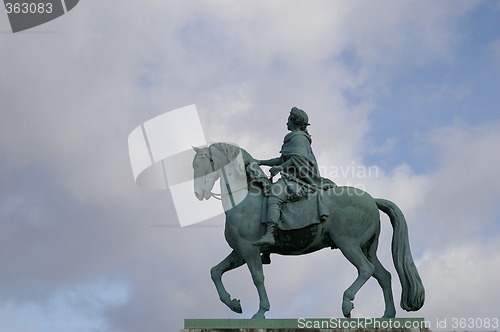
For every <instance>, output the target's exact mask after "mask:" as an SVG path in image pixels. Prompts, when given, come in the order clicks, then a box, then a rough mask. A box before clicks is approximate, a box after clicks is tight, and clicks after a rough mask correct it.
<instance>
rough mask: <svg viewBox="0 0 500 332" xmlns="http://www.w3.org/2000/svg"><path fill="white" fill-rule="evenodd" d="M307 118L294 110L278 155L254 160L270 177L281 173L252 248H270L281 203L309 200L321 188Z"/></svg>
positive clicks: (273, 241)
mask: <svg viewBox="0 0 500 332" xmlns="http://www.w3.org/2000/svg"><path fill="white" fill-rule="evenodd" d="M308 121H309V118H308V116H307V114H306V112H304V111H303V110H301V109H299V108H297V107H294V108H292V110H291V111H290V116H289V117H288V122H287V124H286V125H287V129H288V130H290V131H291V132H290V133H288V134H287V135H286V136H285V138H284V140H283V145H282V147H281V151H280V153H281V156H280V157H277V158H273V159H269V160H257V163H258V164H259V165H266V166H271V169H270V170H269V172H270V173H271V177H273V176H275V175H276V174H278V173H280V172H281V178H280V179H279V180H278V181H277V182H276V183H273V184H272V185H271V192H270V195H269V198H268V202H267V218H266V220H265V221H264V223H265V224H266V233H265V234H264V236H263V237H262V238H261V239H260V240H258V241H256V242H254V245H258V246H260V245H273V244H274V243H275V240H274V229H275V228H276V225H277V224H278V222H279V219H280V213H281V205H282V204H283V203H286V202H289V201H292V200H298V199H301V198H304V197H308V196H309V194H310V193H312V192H314V191H316V190H317V189H318V188H320V187H321V179H322V178H321V176H320V174H319V170H318V163H317V161H316V157H315V156H314V153H313V151H312V148H311V142H312V140H311V136H310V135H309V133H308V132H307V126H308V125H309V123H308Z"/></svg>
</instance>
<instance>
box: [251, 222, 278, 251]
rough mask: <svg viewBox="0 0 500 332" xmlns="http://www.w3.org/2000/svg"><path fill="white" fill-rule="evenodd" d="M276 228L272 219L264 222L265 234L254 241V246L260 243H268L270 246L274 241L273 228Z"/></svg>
mask: <svg viewBox="0 0 500 332" xmlns="http://www.w3.org/2000/svg"><path fill="white" fill-rule="evenodd" d="M275 228H276V224H275V223H274V222H272V221H268V222H266V234H264V236H263V237H262V238H261V239H260V240H258V241H255V242H254V243H253V244H254V245H255V246H262V245H268V246H271V245H273V244H274V243H275V240H274V229H275Z"/></svg>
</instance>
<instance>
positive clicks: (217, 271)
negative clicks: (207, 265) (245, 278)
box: [210, 250, 245, 314]
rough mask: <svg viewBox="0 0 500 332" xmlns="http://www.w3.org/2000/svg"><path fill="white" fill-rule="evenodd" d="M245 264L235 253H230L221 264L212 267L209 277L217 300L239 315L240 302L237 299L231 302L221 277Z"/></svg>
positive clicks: (240, 311)
mask: <svg viewBox="0 0 500 332" xmlns="http://www.w3.org/2000/svg"><path fill="white" fill-rule="evenodd" d="M243 264H245V261H244V260H243V258H242V257H241V255H240V254H238V253H237V252H236V251H234V250H233V251H232V252H231V253H230V254H229V255H228V256H227V257H226V258H225V259H224V260H223V261H222V262H220V263H219V264H217V265H216V266H214V267H213V268H212V269H211V270H210V275H211V277H212V281H213V282H214V284H215V288H216V289H217V293H218V294H219V298H220V300H221V301H222V303H224V304H225V305H227V306H228V307H229V309H231V310H232V311H234V312H237V313H239V314H241V313H242V309H241V304H240V301H239V300H237V299H232V300H231V295H229V293H228V292H227V291H226V288H225V287H224V284H223V283H222V275H223V274H224V273H226V272H227V271H230V270H233V269H235V268H237V267H240V266H241V265H243Z"/></svg>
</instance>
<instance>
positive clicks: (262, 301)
mask: <svg viewBox="0 0 500 332" xmlns="http://www.w3.org/2000/svg"><path fill="white" fill-rule="evenodd" d="M241 254H242V256H243V258H244V259H245V261H246V263H247V266H248V269H249V270H250V273H251V275H252V280H253V283H254V285H255V287H256V288H257V292H258V294H259V311H257V313H256V314H255V315H253V317H252V319H265V318H266V317H265V313H266V311H269V308H270V304H269V299H268V298H267V292H266V287H265V285H264V271H263V269H262V259H261V257H260V249H259V248H258V247H256V246H254V245H252V244H251V243H248V245H245V248H242V251H241Z"/></svg>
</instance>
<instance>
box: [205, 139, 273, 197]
mask: <svg viewBox="0 0 500 332" xmlns="http://www.w3.org/2000/svg"><path fill="white" fill-rule="evenodd" d="M210 146H213V147H215V148H216V149H218V150H220V151H221V152H222V153H223V154H225V155H226V156H227V157H228V159H229V160H234V159H235V158H236V157H237V156H238V154H239V153H240V152H241V154H242V156H243V161H244V163H245V170H246V175H247V180H248V184H249V185H250V184H255V185H257V186H258V187H260V188H262V190H263V192H264V195H266V196H268V195H269V192H270V188H271V182H270V181H269V179H268V178H267V176H266V174H265V173H264V172H263V171H262V169H261V168H260V167H259V165H258V164H257V162H256V161H255V159H254V158H253V157H252V156H251V155H250V154H249V153H248V152H247V151H246V150H245V149H243V148H240V147H239V146H236V145H233V144H229V143H222V142H219V143H213V144H211V145H210Z"/></svg>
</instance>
